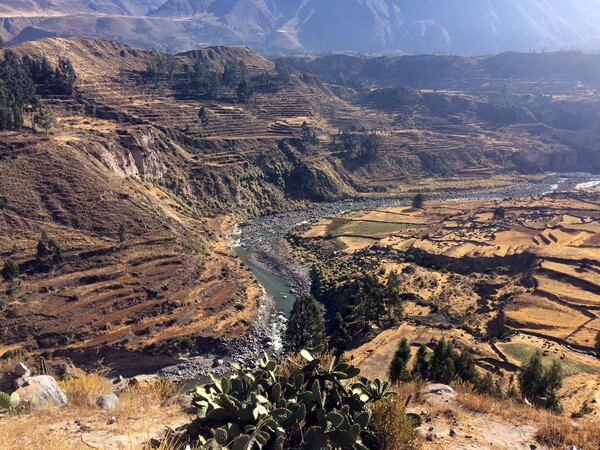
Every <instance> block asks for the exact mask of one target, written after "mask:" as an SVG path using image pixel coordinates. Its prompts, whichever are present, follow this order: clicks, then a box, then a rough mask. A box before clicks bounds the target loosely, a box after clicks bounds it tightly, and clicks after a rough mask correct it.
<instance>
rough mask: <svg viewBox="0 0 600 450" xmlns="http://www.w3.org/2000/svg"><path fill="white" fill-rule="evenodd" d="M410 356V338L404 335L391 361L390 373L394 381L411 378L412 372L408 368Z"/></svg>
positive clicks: (403, 380)
mask: <svg viewBox="0 0 600 450" xmlns="http://www.w3.org/2000/svg"><path fill="white" fill-rule="evenodd" d="M410 356H411V353H410V345H408V340H407V339H406V338H404V337H403V338H402V339H400V342H399V343H398V349H397V350H396V353H394V357H393V358H392V361H391V362H390V367H389V372H388V375H389V379H390V381H391V382H392V383H401V382H405V381H409V380H410V379H411V376H410V373H409V372H408V370H407V368H406V365H407V364H408V361H409V360H410Z"/></svg>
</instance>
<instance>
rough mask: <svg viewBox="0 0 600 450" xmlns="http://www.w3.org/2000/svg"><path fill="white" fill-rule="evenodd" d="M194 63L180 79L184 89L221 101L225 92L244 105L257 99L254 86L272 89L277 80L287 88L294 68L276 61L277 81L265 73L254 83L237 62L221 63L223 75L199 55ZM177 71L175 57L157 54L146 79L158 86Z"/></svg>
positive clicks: (149, 64) (242, 62) (151, 62)
mask: <svg viewBox="0 0 600 450" xmlns="http://www.w3.org/2000/svg"><path fill="white" fill-rule="evenodd" d="M193 59H194V62H193V64H192V65H191V66H190V65H188V64H185V65H183V66H182V69H181V72H182V73H180V76H179V78H181V79H182V80H184V83H183V85H182V89H184V90H187V91H189V92H195V93H197V94H200V95H206V96H208V97H210V98H214V99H218V98H220V97H221V96H222V94H223V91H224V90H225V89H227V90H229V91H233V92H234V93H235V95H236V97H237V99H238V100H239V101H241V102H245V101H248V100H250V99H251V98H252V96H253V95H254V91H255V84H257V83H258V84H260V85H261V86H263V87H269V86H271V85H272V82H273V81H274V80H277V81H280V82H282V83H284V84H285V83H288V82H289V81H290V79H291V74H292V69H291V67H290V66H289V65H288V64H287V63H286V62H285V61H284V60H283V59H282V58H279V59H277V60H276V61H275V72H276V73H277V76H276V77H273V76H271V74H270V73H269V72H268V71H267V70H264V71H263V72H262V73H261V74H259V75H258V76H257V77H255V78H254V79H252V77H251V76H250V74H249V72H248V67H247V65H246V63H245V62H244V61H242V60H239V59H237V58H230V59H227V60H226V61H221V65H222V66H223V70H222V71H220V70H218V69H217V70H214V69H212V68H211V65H210V64H209V61H208V60H207V59H206V58H204V57H203V56H202V55H200V54H196V55H195V57H193ZM177 71H178V65H177V59H176V57H175V55H173V54H171V53H155V54H153V55H152V56H151V57H150V58H149V60H148V62H147V65H146V72H145V76H146V78H147V79H149V80H151V81H153V82H157V81H158V80H160V79H161V78H167V79H173V78H174V77H175V75H176V73H177Z"/></svg>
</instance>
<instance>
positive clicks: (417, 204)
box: [412, 192, 425, 209]
mask: <svg viewBox="0 0 600 450" xmlns="http://www.w3.org/2000/svg"><path fill="white" fill-rule="evenodd" d="M424 204H425V196H424V195H423V194H421V193H420V192H419V193H418V194H417V195H415V196H414V197H413V199H412V207H413V208H419V209H421V208H423V205H424Z"/></svg>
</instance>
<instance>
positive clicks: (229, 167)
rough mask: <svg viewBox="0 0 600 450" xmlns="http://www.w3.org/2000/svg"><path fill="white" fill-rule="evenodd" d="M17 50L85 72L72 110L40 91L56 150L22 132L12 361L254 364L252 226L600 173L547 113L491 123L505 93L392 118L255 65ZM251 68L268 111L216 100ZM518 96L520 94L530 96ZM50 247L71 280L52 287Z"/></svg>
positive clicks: (399, 110) (421, 100)
mask: <svg viewBox="0 0 600 450" xmlns="http://www.w3.org/2000/svg"><path fill="white" fill-rule="evenodd" d="M11 50H12V51H14V52H16V53H17V54H19V55H23V56H24V55H27V56H29V57H30V58H33V59H37V60H40V59H41V58H42V57H44V56H45V57H47V58H48V60H49V62H50V64H52V65H55V64H56V63H57V60H58V58H60V57H65V58H69V59H70V61H71V63H72V65H73V68H74V71H75V73H76V74H77V80H76V82H75V85H74V89H73V92H72V94H64V93H62V94H56V93H52V92H50V91H49V90H48V88H47V87H46V88H44V87H43V86H38V90H39V92H40V93H41V95H42V103H43V105H44V106H45V107H46V108H49V109H52V111H53V113H54V116H55V119H56V125H55V126H53V127H51V128H50V132H49V133H44V132H41V130H40V126H39V125H37V126H36V129H35V130H32V129H31V123H30V118H29V116H28V115H26V116H25V122H24V128H23V129H22V130H21V131H18V132H14V131H6V132H3V133H2V140H1V142H2V144H1V146H0V149H1V153H0V165H1V166H2V170H1V171H0V196H2V199H3V201H2V203H1V206H0V207H1V208H2V211H1V212H2V215H1V220H0V233H1V235H2V239H0V255H1V256H2V258H3V259H6V258H9V257H10V258H12V259H13V260H15V261H16V262H17V263H18V265H19V266H20V270H21V273H22V274H23V277H22V280H21V285H19V286H18V287H17V289H16V291H13V290H12V289H11V288H10V286H9V285H8V284H6V283H4V284H3V285H2V286H3V287H2V291H3V292H5V295H4V297H3V301H2V306H1V307H2V312H3V315H4V316H5V317H6V319H5V320H6V325H7V326H6V327H5V328H4V330H5V331H4V332H3V335H2V341H1V342H2V347H1V350H2V353H3V352H4V351H6V350H9V349H15V348H20V347H24V348H26V349H28V350H29V351H32V352H38V353H41V352H44V351H45V350H58V351H59V353H60V354H64V355H69V356H73V357H75V358H76V359H78V360H81V361H82V362H85V361H86V359H87V358H88V357H89V358H92V359H97V358H98V353H97V352H98V351H100V350H99V349H102V351H101V353H100V354H101V355H102V356H106V357H107V362H111V363H113V364H114V365H115V366H116V367H122V368H126V367H129V366H131V365H135V366H136V367H137V368H138V369H139V368H141V366H143V365H147V366H157V365H162V364H167V363H170V362H173V361H174V358H175V357H176V356H177V355H178V354H179V353H185V352H187V351H188V350H190V349H191V350H192V353H193V354H204V353H206V350H207V349H211V351H216V352H217V353H218V352H226V350H229V351H230V350H231V349H232V346H233V347H234V348H237V347H236V345H241V346H242V348H243V347H244V346H247V342H248V341H241V342H240V341H239V339H238V338H240V336H244V335H245V336H249V337H248V339H250V341H251V342H255V343H256V342H259V341H260V339H263V338H264V334H263V335H261V332H260V330H256V329H255V327H256V326H257V325H255V322H257V317H259V306H260V301H257V300H258V299H260V298H261V290H260V288H259V286H258V285H257V284H256V283H255V282H253V281H251V277H250V274H249V272H248V270H247V269H245V268H243V267H241V266H240V264H239V262H238V261H237V260H236V259H234V258H233V257H231V256H230V254H229V249H228V247H227V243H226V241H225V232H226V230H227V228H228V227H229V226H231V225H233V224H234V222H235V221H238V220H243V219H245V218H248V217H254V216H257V215H262V214H269V213H273V212H277V211H283V210H287V209H290V208H294V207H298V206H301V205H305V204H306V203H307V202H314V201H328V200H339V199H347V198H356V197H361V196H366V197H375V196H381V195H388V196H395V195H406V194H411V193H414V192H416V191H419V190H421V191H423V192H441V191H447V192H448V191H452V192H462V191H472V190H481V189H490V190H493V189H499V188H503V187H505V186H508V185H511V184H514V183H517V184H518V183H522V182H523V181H527V180H531V179H536V177H537V178H539V176H537V175H533V178H532V176H531V175H528V174H531V173H533V174H535V173H538V172H539V171H540V169H547V170H579V171H583V170H592V169H595V168H596V166H594V165H593V164H596V163H597V161H598V159H597V158H594V157H593V155H594V154H596V153H595V152H597V149H596V142H597V139H595V138H594V136H596V134H595V133H596V131H595V129H594V128H593V127H591V126H590V128H589V129H585V131H581V130H580V131H578V132H577V133H576V134H575V133H573V132H572V131H571V130H569V129H560V128H553V127H551V126H549V125H547V124H544V123H542V122H540V121H538V120H537V119H535V118H534V117H532V116H531V115H527V114H523V115H518V116H517V117H518V118H520V119H519V120H517V121H515V122H509V123H505V122H503V121H499V119H498V117H497V116H494V115H493V114H492V115H489V114H487V115H486V114H483V115H482V113H481V111H484V112H486V111H487V109H486V108H492V111H493V107H494V105H495V103H493V101H492V100H491V96H492V93H494V92H497V91H498V90H501V89H502V86H504V85H505V84H506V80H503V79H501V78H499V79H496V80H493V79H487V80H486V82H485V84H484V85H483V87H484V90H481V89H482V88H481V87H480V86H481V85H480V84H477V83H475V81H473V84H471V85H466V86H463V87H462V90H451V89H452V88H451V85H446V86H447V87H445V86H443V85H438V87H436V89H435V92H433V91H431V92H430V91H425V90H421V92H420V93H419V92H417V91H414V90H411V89H410V88H403V90H399V91H397V92H395V93H394V95H396V96H397V100H398V102H399V103H392V104H387V103H385V104H382V103H381V98H386V99H387V98H388V97H389V98H391V99H394V98H396V97H394V96H385V95H384V96H383V97H382V96H381V93H382V91H377V90H373V91H370V92H364V91H363V92H360V91H355V90H352V89H350V88H347V87H342V86H335V85H329V84H325V83H323V82H322V81H321V80H320V79H319V78H317V77H316V76H315V75H311V74H309V73H306V72H293V73H291V74H289V75H288V76H287V77H285V76H281V75H280V74H278V72H277V71H276V70H275V65H274V63H273V62H271V61H269V60H267V59H265V58H263V57H261V56H259V55H257V54H256V53H254V52H252V51H251V50H250V49H248V48H246V47H235V48H229V47H212V48H204V49H200V50H197V51H193V52H186V53H180V54H177V55H174V56H169V55H164V54H159V53H157V52H148V51H144V50H138V49H134V48H132V47H128V46H123V45H120V44H116V43H112V42H107V41H86V40H81V39H44V40H40V41H35V42H28V43H24V44H21V45H18V46H15V47H13V48H12V49H11ZM169 61H171V62H173V65H169V64H170V62H169ZM236 61H237V62H240V61H241V62H244V65H245V67H246V69H245V70H246V71H247V74H248V79H249V80H251V83H252V84H253V86H254V92H253V94H251V97H250V98H249V99H248V100H244V99H241V98H240V95H241V94H240V93H239V85H237V83H238V81H235V80H234V83H233V84H225V82H223V84H222V85H221V86H220V87H219V88H218V89H216V88H214V86H213V85H212V84H211V83H212V82H211V81H210V80H212V79H214V76H215V74H216V73H222V72H223V70H225V67H226V66H227V65H228V64H230V63H231V62H236ZM237 62H236V64H238V63H237ZM159 66H160V67H162V68H161V69H160V70H159V69H156V68H155V69H152V70H154V71H155V72H152V73H154V75H151V74H150V72H149V71H148V68H149V67H150V68H152V67H159ZM164 67H171V69H169V70H171V72H167V71H166V70H167V69H164ZM240 70H241V69H240ZM194 74H196V75H194ZM239 76H240V72H239V70H238V72H237V75H236V77H238V79H239ZM193 80H196V81H193ZM207 80H208V81H207ZM193 83H196V84H193ZM511 83H512V89H514V90H515V91H517V89H525V86H527V83H528V81H525V80H523V81H522V82H521V81H519V80H515V79H513V80H512V81H511ZM211 86H212V87H211ZM215 89H216V90H215ZM445 89H447V90H445ZM540 89H541V90H542V92H551V93H552V94H553V95H555V96H556V100H555V102H551V103H550V105H554V106H556V107H558V106H560V105H561V104H562V102H565V103H566V104H568V105H571V106H577V107H581V108H583V110H584V111H588V110H589V111H590V114H591V113H597V106H598V105H597V101H596V97H595V95H594V94H593V90H592V89H593V85H592V86H589V87H588V86H587V85H585V84H581V83H579V82H569V81H549V82H544V83H542V84H540ZM334 92H337V93H338V94H339V95H340V96H338V95H336V94H334ZM383 92H384V91H383ZM517 92H518V91H517ZM515 95H516V94H515ZM403 102H404V103H403ZM486 105H487V106H486ZM554 106H553V107H554ZM455 107H456V108H457V109H456V110H454V109H453V108H455ZM586 114H587V113H586ZM583 117H586V116H583ZM304 122H307V124H308V130H306V129H305V128H302V124H303V123H304ZM586 126H587V125H586ZM303 130H304V131H303ZM307 133H308V134H307ZM594 161H595V163H594ZM121 225H123V228H124V234H125V236H124V239H123V242H120V241H121V238H120V237H119V229H120V228H121ZM44 230H45V231H46V233H47V235H48V237H49V238H52V239H55V240H56V241H57V242H58V243H59V244H60V246H61V248H62V252H63V255H64V264H63V265H60V266H58V267H52V268H46V269H44V270H41V269H40V267H39V263H37V262H36V256H35V255H36V245H37V243H38V241H39V240H40V237H41V234H42V231H44ZM32 316H33V317H36V321H31V320H29V318H30V317H32ZM263 319H264V317H263ZM258 323H259V324H260V323H261V321H260V320H259V321H258ZM244 342H245V343H244ZM142 350H143V353H140V352H141V351H142ZM132 353H133V354H135V355H136V358H134V359H131V358H130V356H129V355H131V354H132ZM164 355H166V358H165V356H164ZM141 361H143V362H141Z"/></svg>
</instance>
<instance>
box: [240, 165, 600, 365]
mask: <svg viewBox="0 0 600 450" xmlns="http://www.w3.org/2000/svg"><path fill="white" fill-rule="evenodd" d="M598 185H600V175H592V174H586V173H566V174H557V173H550V174H548V177H547V178H546V181H545V182H543V183H531V184H523V185H518V186H515V187H512V188H508V189H505V190H503V191H497V192H486V191H472V192H469V193H467V194H465V193H462V194H457V193H452V194H447V195H436V196H428V199H429V200H437V201H459V200H481V199H498V200H501V199H503V198H507V197H512V198H526V197H531V196H535V195H544V194H549V193H553V192H564V191H571V190H577V189H581V190H585V189H589V188H593V187H595V186H598ZM408 201H410V198H408V197H396V198H375V199H364V200H362V199H361V200H353V201H340V202H333V203H326V204H320V205H316V206H313V207H311V208H308V209H304V210H299V211H290V212H286V213H281V214H275V215H271V216H263V217H258V218H256V219H253V220H250V221H248V222H245V223H242V224H239V227H238V229H237V230H236V232H235V233H234V235H233V236H232V238H233V239H232V244H231V251H232V253H233V254H234V255H235V256H237V257H238V258H240V260H241V261H242V263H243V264H245V265H246V266H247V267H248V268H249V269H250V270H251V271H252V273H253V274H254V276H255V277H256V279H257V280H258V282H259V283H260V284H261V285H262V287H263V289H264V291H265V294H266V295H267V296H268V297H269V298H271V299H273V303H274V309H273V311H272V312H271V316H270V319H269V329H270V334H271V342H270V344H269V346H268V349H267V351H268V352H269V353H274V354H277V355H278V354H280V353H281V352H282V350H283V334H284V332H285V326H286V322H287V318H288V317H289V314H290V312H291V310H292V307H293V304H294V301H295V299H296V296H295V295H294V294H293V293H292V292H291V291H297V290H298V289H296V288H294V289H292V288H290V287H289V286H288V285H287V284H286V283H285V282H284V281H283V280H282V279H281V278H279V277H278V276H277V275H275V274H274V273H275V272H277V271H276V270H273V271H272V272H271V271H270V270H265V269H264V267H266V268H273V266H274V265H276V264H280V262H278V260H277V258H272V257H270V255H272V249H274V248H277V242H278V241H279V240H280V239H282V238H283V237H284V236H285V235H286V234H287V233H288V232H289V231H290V230H291V229H293V228H295V227H297V226H298V225H301V224H303V223H307V222H310V221H313V220H318V219H321V218H326V217H334V216H338V215H342V214H345V213H347V212H350V211H359V210H366V209H371V208H381V207H387V206H394V205H399V204H402V203H406V202H408ZM250 256H253V258H251V257H250ZM253 259H254V260H258V261H260V265H261V266H262V267H260V266H259V265H257V264H255V263H254V262H253V261H252V260H253Z"/></svg>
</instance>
